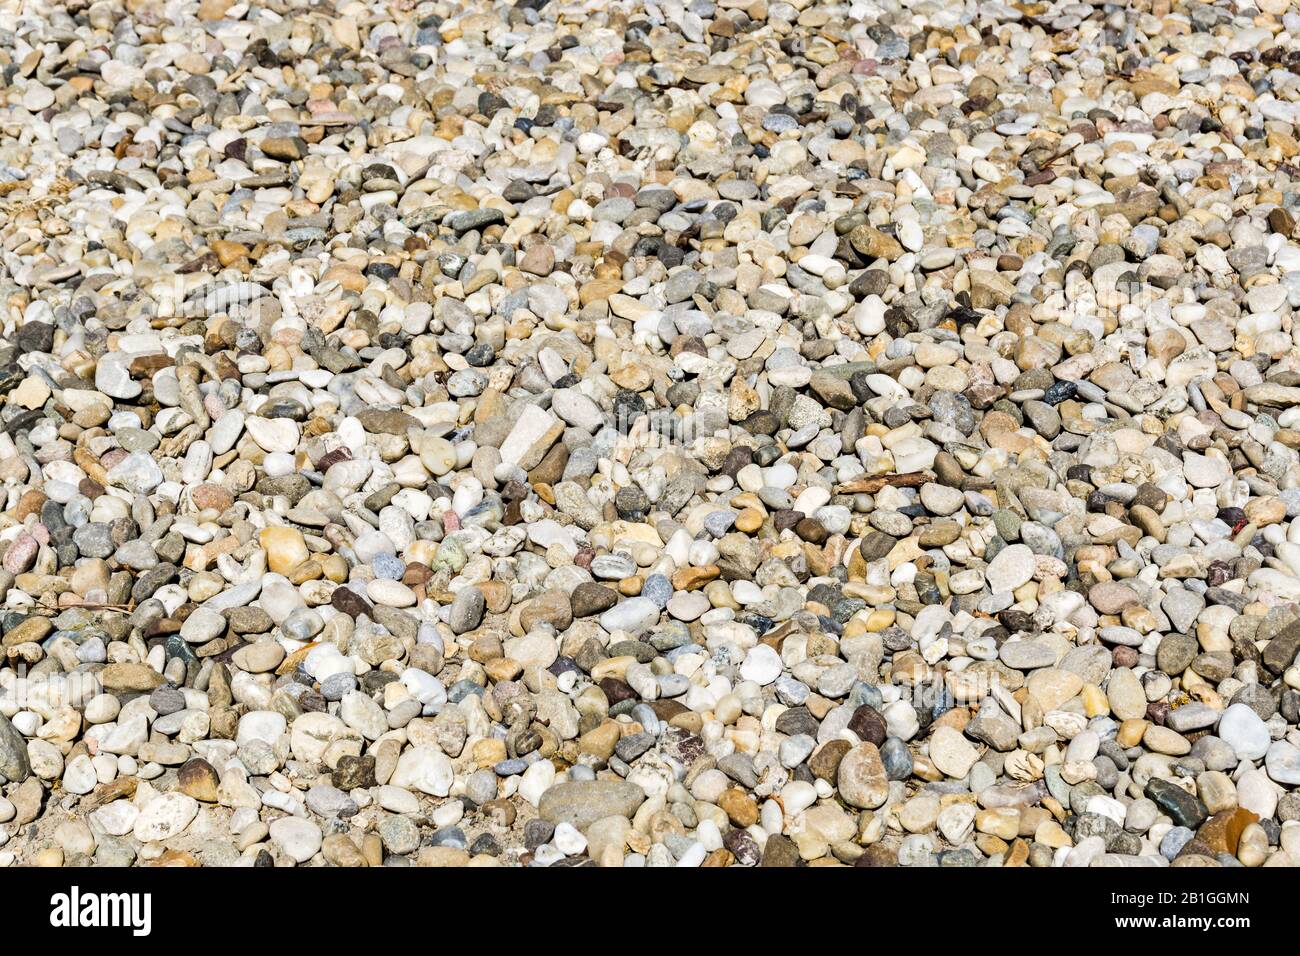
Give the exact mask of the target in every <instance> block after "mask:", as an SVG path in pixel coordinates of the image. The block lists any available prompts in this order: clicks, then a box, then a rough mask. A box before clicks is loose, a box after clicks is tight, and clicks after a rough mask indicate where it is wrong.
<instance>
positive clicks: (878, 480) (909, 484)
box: [835, 471, 934, 495]
mask: <svg viewBox="0 0 1300 956" xmlns="http://www.w3.org/2000/svg"><path fill="white" fill-rule="evenodd" d="M927 481H934V475H933V474H931V473H930V472H928V471H907V472H903V473H902V474H898V475H877V476H876V477H874V478H858V479H856V480H855V481H848V482H845V483H844V484H842V485H840V486H838V487H837V488H836V489H835V493H836V494H839V495H862V494H867V495H870V494H875V493H876V492H877V491H879V490H880V489H881V488H883V487H885V485H893V486H894V487H895V488H915V487H916V486H917V485H923V484H925V483H926V482H927Z"/></svg>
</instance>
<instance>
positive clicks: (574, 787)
mask: <svg viewBox="0 0 1300 956" xmlns="http://www.w3.org/2000/svg"><path fill="white" fill-rule="evenodd" d="M644 802H645V791H644V790H642V789H641V788H640V787H638V786H637V785H636V784H634V783H628V782H627V781H625V780H571V781H569V782H568V783H559V784H556V785H554V786H553V787H551V788H550V789H548V790H546V791H545V792H544V793H543V794H542V799H541V801H540V802H539V803H538V805H537V812H538V814H539V815H540V816H541V818H542V819H543V820H545V821H546V822H548V823H569V824H572V825H573V826H575V827H577V828H578V829H579V830H582V829H585V828H586V827H589V826H591V824H593V823H595V822H596V821H597V820H600V819H603V818H605V817H612V816H619V817H631V816H632V815H633V814H634V813H636V810H637V807H639V806H641V804H642V803H644Z"/></svg>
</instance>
